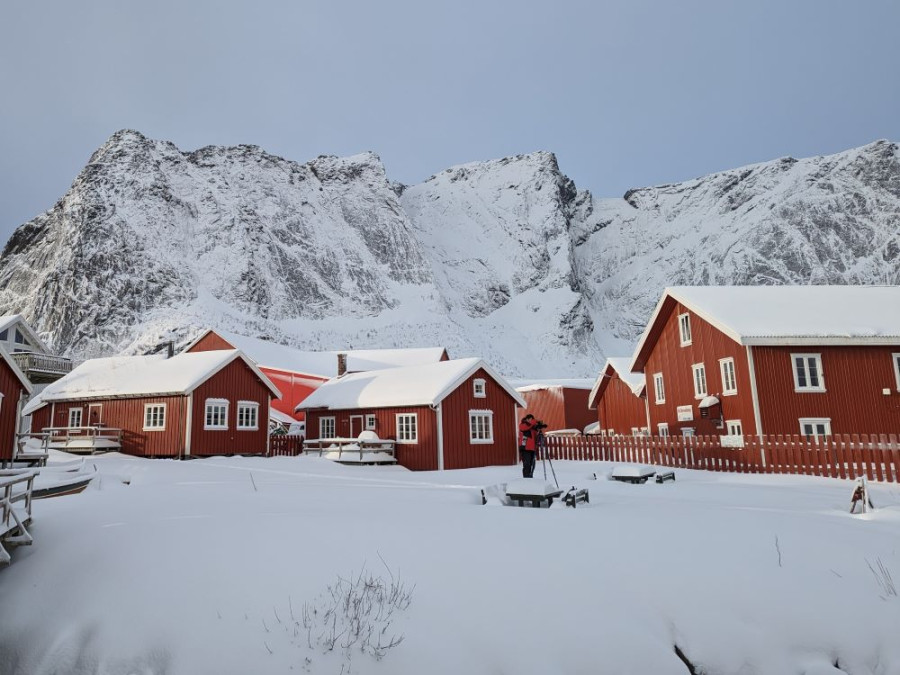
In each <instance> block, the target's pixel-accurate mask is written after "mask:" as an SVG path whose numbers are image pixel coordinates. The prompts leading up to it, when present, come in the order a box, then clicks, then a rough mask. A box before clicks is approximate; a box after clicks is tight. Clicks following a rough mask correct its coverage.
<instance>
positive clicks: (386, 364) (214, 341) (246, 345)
mask: <svg viewBox="0 0 900 675" xmlns="http://www.w3.org/2000/svg"><path fill="white" fill-rule="evenodd" d="M218 349H240V350H241V351H242V352H243V353H244V354H245V355H246V356H248V357H250V358H251V359H253V361H255V362H256V364H257V365H258V366H259V369H260V370H261V371H262V372H263V373H264V374H265V375H266V377H268V378H269V379H270V380H271V381H272V383H273V384H274V385H275V386H276V387H278V390H279V391H280V392H281V398H280V399H277V400H275V401H272V407H273V408H274V409H275V410H277V411H278V412H281V413H284V414H286V415H290V416H291V417H293V418H294V419H297V420H303V413H302V412H296V411H297V406H298V405H299V404H300V403H301V402H302V401H303V400H304V399H305V398H306V397H307V396H309V395H310V394H311V393H312V392H314V391H315V390H316V389H318V388H319V386H320V385H321V384H322V383H323V382H326V381H327V380H328V379H329V378H332V377H336V376H337V375H339V374H342V373H339V372H338V354H339V353H340V354H343V355H344V357H343V359H342V360H341V361H342V363H343V364H344V367H345V371H346V372H362V371H368V370H378V369H381V368H395V367H398V366H412V365H418V364H422V363H434V362H436V361H446V360H447V358H448V357H447V351H446V350H445V349H444V348H443V347H433V348H414V349H357V350H348V351H346V352H334V351H329V352H309V351H302V350H299V349H294V348H293V347H288V346H287V345H282V344H279V343H277V342H272V341H270V340H263V339H261V338H254V337H249V336H247V335H238V334H237V333H230V332H227V331H221V330H220V331H215V330H207V331H205V332H204V333H202V334H201V335H200V337H198V338H197V339H195V340H194V341H193V342H191V343H190V344H189V345H188V346H187V347H185V348H184V350H183V351H184V352H189V353H194V352H202V351H209V350H218Z"/></svg>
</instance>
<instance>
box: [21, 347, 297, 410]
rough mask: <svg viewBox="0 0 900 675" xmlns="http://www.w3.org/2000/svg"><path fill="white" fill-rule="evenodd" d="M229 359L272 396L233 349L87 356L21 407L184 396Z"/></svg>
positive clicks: (265, 380)
mask: <svg viewBox="0 0 900 675" xmlns="http://www.w3.org/2000/svg"><path fill="white" fill-rule="evenodd" d="M235 359H241V360H243V361H244V362H245V363H246V364H247V365H248V366H249V367H250V368H251V369H252V370H253V372H254V373H255V374H256V376H257V377H259V379H260V381H261V382H262V383H263V384H264V385H265V386H266V387H267V388H268V389H269V391H270V392H272V395H273V396H274V397H276V398H281V394H280V393H279V391H278V389H277V388H276V387H275V385H274V384H272V382H271V381H269V379H268V378H267V377H266V376H265V375H263V373H262V372H260V370H259V369H258V368H257V367H256V364H254V363H253V361H252V360H250V359H248V358H247V357H246V356H245V355H244V354H243V353H241V352H240V351H238V350H236V349H223V350H217V351H208V352H193V353H190V354H187V353H182V354H176V355H175V356H173V357H172V358H170V359H167V358H166V357H165V356H160V355H155V356H113V357H109V358H104V359H91V360H89V361H85V362H84V363H82V364H81V365H79V366H78V367H76V368H74V369H73V370H72V372H71V373H69V374H68V375H66V376H65V377H63V378H62V379H60V380H57V381H56V382H54V383H53V384H51V385H49V386H48V387H47V388H46V389H44V390H43V391H42V392H41V394H40V396H39V397H36V398H34V399H33V400H31V401H29V402H28V405H26V406H25V408H24V409H23V411H22V414H23V415H30V414H31V413H32V412H34V411H35V410H37V409H38V408H40V407H41V406H43V405H46V404H47V403H50V402H51V401H66V400H75V399H78V400H82V399H92V398H128V397H133V396H178V395H184V394H189V393H190V392H192V391H193V390H194V389H196V388H197V387H198V386H200V385H201V384H203V383H204V382H205V381H206V380H208V379H209V378H210V377H212V376H213V375H215V374H216V373H217V372H219V371H220V370H222V368H224V367H225V366H227V365H228V364H229V363H231V362H232V361H234V360H235Z"/></svg>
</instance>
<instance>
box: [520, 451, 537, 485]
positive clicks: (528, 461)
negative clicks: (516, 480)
mask: <svg viewBox="0 0 900 675" xmlns="http://www.w3.org/2000/svg"><path fill="white" fill-rule="evenodd" d="M519 453H520V454H521V455H522V477H523V478H534V460H535V452H534V450H526V449H525V448H524V447H520V448H519Z"/></svg>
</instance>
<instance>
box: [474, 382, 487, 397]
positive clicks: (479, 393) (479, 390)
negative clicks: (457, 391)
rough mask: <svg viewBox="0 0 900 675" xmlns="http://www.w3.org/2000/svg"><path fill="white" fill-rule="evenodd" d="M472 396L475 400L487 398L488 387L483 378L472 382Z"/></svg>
mask: <svg viewBox="0 0 900 675" xmlns="http://www.w3.org/2000/svg"><path fill="white" fill-rule="evenodd" d="M472 396H474V397H475V398H487V386H486V382H485V380H484V379H483V378H480V377H479V378H478V379H476V380H472Z"/></svg>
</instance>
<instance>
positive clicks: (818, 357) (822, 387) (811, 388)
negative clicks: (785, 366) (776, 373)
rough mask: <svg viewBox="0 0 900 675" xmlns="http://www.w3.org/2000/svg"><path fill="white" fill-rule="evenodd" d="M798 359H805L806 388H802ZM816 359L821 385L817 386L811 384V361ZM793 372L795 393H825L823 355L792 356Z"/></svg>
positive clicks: (817, 373) (803, 354)
mask: <svg viewBox="0 0 900 675" xmlns="http://www.w3.org/2000/svg"><path fill="white" fill-rule="evenodd" d="M797 359H803V371H804V372H803V374H804V377H805V379H806V381H807V384H806V386H802V387H801V386H800V373H799V372H798V371H797ZM810 359H814V360H815V363H816V375H817V377H818V378H819V383H818V384H817V385H816V386H812V385H810V384H809V361H810ZM791 371H792V372H793V373H794V391H795V392H796V393H798V394H801V393H821V392H824V391H825V371H824V370H822V355H821V354H813V353H796V354H791Z"/></svg>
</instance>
